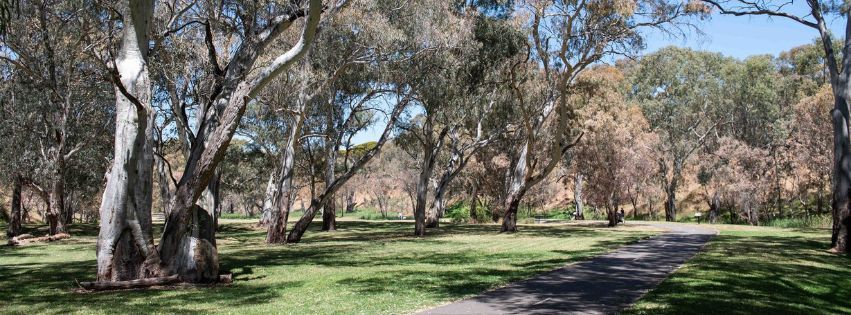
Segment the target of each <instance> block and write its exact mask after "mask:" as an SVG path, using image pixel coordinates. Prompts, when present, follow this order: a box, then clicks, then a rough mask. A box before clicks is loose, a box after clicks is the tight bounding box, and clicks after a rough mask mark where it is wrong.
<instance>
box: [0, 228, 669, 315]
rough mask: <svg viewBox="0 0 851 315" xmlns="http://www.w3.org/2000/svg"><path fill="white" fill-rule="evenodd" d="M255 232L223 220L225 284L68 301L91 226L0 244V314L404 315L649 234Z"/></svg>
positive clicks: (89, 267)
mask: <svg viewBox="0 0 851 315" xmlns="http://www.w3.org/2000/svg"><path fill="white" fill-rule="evenodd" d="M254 223H255V220H242V221H232V220H222V224H223V225H222V231H221V232H220V233H219V237H218V244H219V250H220V259H221V266H222V269H225V270H229V271H231V272H233V273H234V283H233V284H232V285H230V286H220V287H213V288H189V289H172V290H139V291H121V292H108V293H73V292H72V291H71V290H72V289H73V288H75V281H76V280H79V281H86V280H91V279H92V277H93V275H94V274H95V266H96V263H95V236H96V233H97V231H96V227H95V226H92V225H82V224H76V225H74V226H73V228H72V230H71V233H72V234H73V235H74V237H73V238H72V239H68V240H63V241H59V242H55V243H49V244H40V245H31V246H26V247H8V246H0V296H3V298H2V299H0V313H53V314H60V313H61V314H65V313H127V312H132V313H198V312H201V313H210V312H220V313H238V314H258V313H278V314H314V313H319V314H399V313H410V312H413V311H416V310H420V309H424V308H427V307H432V306H436V305H440V304H442V303H445V302H449V301H453V300H458V299H461V298H464V297H468V296H471V295H475V294H478V293H481V292H483V291H485V290H488V289H490V288H494V287H497V286H501V285H504V284H506V283H507V282H509V281H515V280H519V279H523V278H527V277H530V276H533V275H535V274H537V273H540V272H544V271H547V270H551V269H553V268H556V267H559V266H562V265H564V264H566V263H570V262H574V261H578V260H583V259H587V258H588V257H590V256H594V255H597V254H600V253H602V252H605V251H608V250H611V249H614V248H616V247H619V246H621V245H623V244H625V243H628V242H632V241H635V240H637V239H639V238H643V237H647V236H649V235H651V234H654V233H655V232H654V231H649V230H646V229H644V230H642V229H639V228H634V227H633V228H629V227H621V228H616V229H609V228H605V227H602V226H598V225H594V226H578V225H538V226H521V232H520V233H517V234H514V235H503V234H498V233H497V230H498V226H495V225H463V224H450V223H446V224H443V225H442V228H441V229H440V230H438V231H434V232H433V233H432V234H430V235H429V236H428V237H426V238H422V239H417V238H413V237H411V236H409V235H411V234H412V231H411V230H412V226H411V225H412V223H411V222H363V221H348V222H340V228H341V231H339V232H335V233H327V232H325V233H322V232H318V231H317V230H316V229H317V228H318V224H314V226H313V227H312V229H311V231H309V233H308V234H307V236H306V238H305V239H304V241H303V243H302V244H298V245H290V246H267V245H264V244H263V239H264V236H265V230H264V229H258V228H255V227H254ZM0 228H4V229H5V227H2V226H0ZM43 233H44V231H43V229H42V230H39V231H37V232H36V234H43Z"/></svg>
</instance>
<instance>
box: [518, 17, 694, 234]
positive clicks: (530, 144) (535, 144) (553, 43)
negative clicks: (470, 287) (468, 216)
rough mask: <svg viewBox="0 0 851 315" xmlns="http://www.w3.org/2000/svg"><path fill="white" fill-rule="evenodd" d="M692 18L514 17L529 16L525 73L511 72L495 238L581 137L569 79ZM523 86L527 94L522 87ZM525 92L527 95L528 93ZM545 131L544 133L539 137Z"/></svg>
mask: <svg viewBox="0 0 851 315" xmlns="http://www.w3.org/2000/svg"><path fill="white" fill-rule="evenodd" d="M691 13H694V12H693V11H691V10H689V8H688V7H687V6H686V5H685V4H682V3H680V2H667V1H613V2H598V1H578V2H575V1H529V2H524V3H523V4H522V5H521V7H520V10H519V12H518V14H517V16H518V17H528V18H529V21H528V25H529V26H528V27H529V33H530V36H529V38H530V40H531V43H530V44H529V45H530V46H531V47H532V49H531V50H530V54H531V56H530V57H534V62H532V65H530V66H524V67H515V71H514V73H513V74H512V80H511V81H514V83H512V84H511V85H512V90H513V91H514V97H515V98H516V106H515V107H516V108H518V111H517V113H516V114H515V115H514V116H515V117H516V119H517V125H518V126H521V127H519V128H516V129H515V132H514V135H513V138H514V146H515V148H514V149H512V150H511V151H512V156H511V160H512V162H511V165H512V168H513V169H512V171H511V175H510V180H509V185H508V190H507V196H506V198H505V201H504V203H503V209H504V211H503V212H504V217H503V221H502V222H503V223H502V228H501V231H502V232H514V231H516V230H517V208H518V206H519V204H520V201H521V199H522V198H523V196H524V195H525V194H526V192H527V191H528V190H529V188H531V187H532V186H534V185H536V184H538V183H539V182H541V181H542V180H543V179H544V178H545V177H546V176H547V175H549V174H550V173H551V172H552V171H553V169H555V167H556V166H557V165H558V163H559V162H560V161H561V160H562V156H563V155H564V154H565V152H566V151H567V150H569V149H570V148H571V147H573V146H574V145H575V144H576V142H577V141H579V138H580V137H581V130H579V129H580V128H577V127H578V126H577V124H576V122H575V121H574V120H575V118H576V113H575V111H576V108H574V107H573V106H572V105H571V104H570V103H569V102H568V96H569V95H570V94H571V93H572V90H574V89H576V86H575V79H576V77H577V76H578V75H579V74H581V73H582V72H583V71H584V70H585V69H586V68H587V67H588V66H589V65H591V64H593V63H595V62H598V61H600V60H602V59H603V58H604V57H606V56H610V55H612V54H631V53H635V52H637V51H638V49H639V48H642V46H643V43H642V36H641V31H642V30H643V29H647V28H655V29H659V30H662V31H666V32H668V31H676V30H679V29H680V27H681V26H688V25H687V24H684V21H685V20H684V19H683V18H684V17H685V16H686V15H689V14H691ZM527 86H528V87H527ZM527 88H530V89H531V90H532V91H535V92H534V93H529V92H528V91H529V90H527ZM544 127H547V128H548V129H549V131H547V133H546V134H544V133H542V129H543V128H544Z"/></svg>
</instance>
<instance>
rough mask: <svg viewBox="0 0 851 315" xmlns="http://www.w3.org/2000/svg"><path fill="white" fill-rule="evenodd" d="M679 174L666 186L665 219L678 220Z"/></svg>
mask: <svg viewBox="0 0 851 315" xmlns="http://www.w3.org/2000/svg"><path fill="white" fill-rule="evenodd" d="M676 176H677V175H674V178H673V179H672V180H671V182H670V183H668V185H667V187H665V221H669V222H673V221H677V181H678V179H677V177H676Z"/></svg>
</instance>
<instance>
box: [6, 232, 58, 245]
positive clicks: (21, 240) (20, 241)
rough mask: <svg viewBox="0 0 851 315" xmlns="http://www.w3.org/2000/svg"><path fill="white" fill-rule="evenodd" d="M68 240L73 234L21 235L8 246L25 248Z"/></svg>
mask: <svg viewBox="0 0 851 315" xmlns="http://www.w3.org/2000/svg"><path fill="white" fill-rule="evenodd" d="M66 238H71V234H68V233H59V234H55V235H45V236H42V237H35V236H33V235H32V234H21V235H18V236H15V237H13V238H11V239H9V242H8V244H9V245H11V246H23V245H28V244H32V243H41V242H53V241H58V240H61V239H66Z"/></svg>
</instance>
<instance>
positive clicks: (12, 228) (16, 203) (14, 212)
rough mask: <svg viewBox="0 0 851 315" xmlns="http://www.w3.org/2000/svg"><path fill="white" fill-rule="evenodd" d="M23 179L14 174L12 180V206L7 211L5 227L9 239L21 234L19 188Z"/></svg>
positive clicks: (21, 186) (20, 188)
mask: <svg viewBox="0 0 851 315" xmlns="http://www.w3.org/2000/svg"><path fill="white" fill-rule="evenodd" d="M22 188H23V179H22V178H21V175H19V174H16V175H15V177H14V178H13V182H12V206H11V212H10V213H9V226H8V227H7V229H6V238H8V239H11V238H13V237H15V236H18V235H21V190H22Z"/></svg>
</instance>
